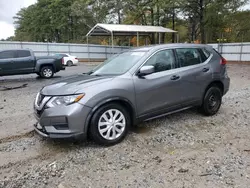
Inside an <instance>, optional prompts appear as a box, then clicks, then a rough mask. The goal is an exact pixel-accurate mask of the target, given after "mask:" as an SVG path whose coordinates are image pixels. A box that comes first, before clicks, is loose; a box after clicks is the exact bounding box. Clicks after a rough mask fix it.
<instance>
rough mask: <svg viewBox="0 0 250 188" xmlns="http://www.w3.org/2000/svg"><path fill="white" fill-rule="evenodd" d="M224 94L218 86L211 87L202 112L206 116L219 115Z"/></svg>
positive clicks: (204, 100) (205, 97) (206, 95)
mask: <svg viewBox="0 0 250 188" xmlns="http://www.w3.org/2000/svg"><path fill="white" fill-rule="evenodd" d="M221 102H222V92H221V90H220V88H218V87H217V86H212V87H210V88H209V89H208V90H207V92H206V94H205V96H204V99H203V104H202V106H201V112H202V113H203V114H204V115H206V116H213V115H215V114H217V112H218V111H219V109H220V107H221Z"/></svg>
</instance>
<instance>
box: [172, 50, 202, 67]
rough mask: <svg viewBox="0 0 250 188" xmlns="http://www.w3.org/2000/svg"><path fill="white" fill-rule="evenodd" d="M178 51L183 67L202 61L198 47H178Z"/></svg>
mask: <svg viewBox="0 0 250 188" xmlns="http://www.w3.org/2000/svg"><path fill="white" fill-rule="evenodd" d="M176 53H177V57H178V61H179V63H180V66H181V67H187V66H192V65H197V64H200V63H202V58H201V54H200V52H199V50H198V49H196V48H185V49H184V48H182V49H176Z"/></svg>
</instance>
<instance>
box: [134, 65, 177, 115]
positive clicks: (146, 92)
mask: <svg viewBox="0 0 250 188" xmlns="http://www.w3.org/2000/svg"><path fill="white" fill-rule="evenodd" d="M178 75H179V74H178V69H174V70H169V71H164V72H160V73H155V74H151V75H148V76H145V77H144V78H140V77H137V76H134V84H135V91H136V103H137V110H138V115H139V116H142V115H145V114H147V113H152V112H156V111H161V110H163V109H167V108H171V107H173V106H177V105H178V104H181V102H182V101H181V97H182V88H181V85H180V83H181V81H182V78H181V77H180V78H179V79H176V80H173V79H171V78H172V77H173V76H177V77H178Z"/></svg>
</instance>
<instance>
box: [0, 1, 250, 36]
mask: <svg viewBox="0 0 250 188" xmlns="http://www.w3.org/2000/svg"><path fill="white" fill-rule="evenodd" d="M36 1H37V0H0V39H6V38H8V37H10V36H13V35H14V32H15V27H14V24H13V22H14V20H13V16H15V15H16V13H17V12H18V11H19V10H20V9H21V8H23V7H28V6H29V5H32V4H34V3H35V2H36ZM243 9H250V4H248V5H247V6H245V7H244V8H243Z"/></svg>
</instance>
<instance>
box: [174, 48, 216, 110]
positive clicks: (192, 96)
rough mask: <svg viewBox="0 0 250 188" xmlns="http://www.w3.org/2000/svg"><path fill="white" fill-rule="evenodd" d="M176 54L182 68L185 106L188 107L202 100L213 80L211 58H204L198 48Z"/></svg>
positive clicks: (177, 50)
mask: <svg viewBox="0 0 250 188" xmlns="http://www.w3.org/2000/svg"><path fill="white" fill-rule="evenodd" d="M176 54H177V59H178V61H179V64H180V67H181V68H180V69H179V74H180V76H181V77H182V82H181V83H180V84H181V87H182V89H183V93H184V94H183V96H182V101H183V106H188V105H190V104H193V103H194V102H197V101H201V100H202V97H203V93H204V88H205V87H206V86H207V85H208V84H209V82H210V81H211V79H212V71H211V67H210V66H211V65H210V63H209V61H210V59H211V58H209V57H207V58H206V57H204V54H202V53H201V50H200V49H196V48H186V49H184V48H183V49H176ZM203 61H205V62H203Z"/></svg>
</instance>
